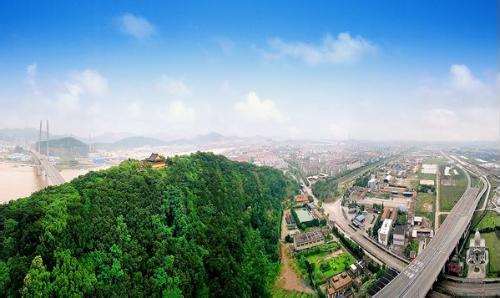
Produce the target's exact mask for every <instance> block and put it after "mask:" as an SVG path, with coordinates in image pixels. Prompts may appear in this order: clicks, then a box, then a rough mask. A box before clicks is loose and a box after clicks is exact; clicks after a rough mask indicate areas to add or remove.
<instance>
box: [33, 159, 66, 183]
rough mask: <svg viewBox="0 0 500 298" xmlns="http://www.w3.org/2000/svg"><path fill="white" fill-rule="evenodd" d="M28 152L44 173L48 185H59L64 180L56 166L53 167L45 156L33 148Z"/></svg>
mask: <svg viewBox="0 0 500 298" xmlns="http://www.w3.org/2000/svg"><path fill="white" fill-rule="evenodd" d="M30 152H31V155H32V156H33V160H34V162H35V163H36V164H38V166H39V167H40V168H41V170H42V171H43V172H44V173H45V176H46V177H47V184H48V186H55V185H61V184H64V183H65V182H66V181H65V180H64V178H63V176H62V175H61V173H59V171H58V170H57V169H56V167H54V165H53V164H51V163H50V162H49V160H48V159H47V158H46V157H45V156H43V155H41V154H40V153H38V152H37V151H35V150H30Z"/></svg>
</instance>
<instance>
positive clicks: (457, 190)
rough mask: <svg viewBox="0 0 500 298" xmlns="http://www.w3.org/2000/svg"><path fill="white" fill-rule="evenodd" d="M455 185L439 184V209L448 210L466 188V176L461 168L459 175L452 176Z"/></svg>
mask: <svg viewBox="0 0 500 298" xmlns="http://www.w3.org/2000/svg"><path fill="white" fill-rule="evenodd" d="M453 179H454V180H455V185H441V186H440V189H439V190H440V197H439V204H440V206H439V209H441V211H450V210H451V209H452V208H453V206H455V204H456V203H457V202H458V200H460V198H461V197H462V195H463V193H464V192H465V189H466V188H467V177H465V174H464V173H463V171H462V170H461V169H459V175H455V176H453Z"/></svg>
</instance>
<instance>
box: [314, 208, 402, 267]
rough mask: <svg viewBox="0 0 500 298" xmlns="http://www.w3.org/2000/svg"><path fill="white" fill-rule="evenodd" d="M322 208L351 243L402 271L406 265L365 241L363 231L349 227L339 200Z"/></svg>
mask: <svg viewBox="0 0 500 298" xmlns="http://www.w3.org/2000/svg"><path fill="white" fill-rule="evenodd" d="M323 208H324V209H325V212H326V213H328V214H329V215H330V219H333V220H334V221H335V225H336V226H338V227H339V228H340V229H341V230H342V231H344V233H346V234H347V235H348V236H349V237H350V238H351V239H352V240H353V241H355V242H356V243H358V244H359V246H361V247H362V248H363V249H364V250H365V251H366V252H368V253H369V254H370V255H372V256H374V257H375V258H377V259H378V260H379V261H381V262H382V263H384V264H386V265H387V266H389V267H391V268H393V269H395V270H397V271H399V272H401V271H403V269H404V268H405V267H406V263H404V262H403V261H401V260H399V259H398V258H396V257H394V256H393V255H391V254H390V253H388V252H386V251H384V250H382V249H380V248H379V247H378V246H377V245H376V244H374V243H373V242H371V241H370V240H368V239H366V238H365V237H364V236H363V231H362V230H361V229H360V230H354V229H353V228H351V227H350V226H349V224H350V222H349V220H348V219H346V218H345V217H344V215H343V214H342V205H341V201H340V200H337V201H335V202H333V203H323Z"/></svg>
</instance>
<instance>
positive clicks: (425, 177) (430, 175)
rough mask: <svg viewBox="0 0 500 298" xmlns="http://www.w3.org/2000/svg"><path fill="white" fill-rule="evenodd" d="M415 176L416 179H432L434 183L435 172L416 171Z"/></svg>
mask: <svg viewBox="0 0 500 298" xmlns="http://www.w3.org/2000/svg"><path fill="white" fill-rule="evenodd" d="M417 178H418V180H422V179H425V180H434V183H435V181H436V175H435V174H425V173H421V172H418V174H417Z"/></svg>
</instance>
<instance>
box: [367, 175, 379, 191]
mask: <svg viewBox="0 0 500 298" xmlns="http://www.w3.org/2000/svg"><path fill="white" fill-rule="evenodd" d="M368 188H369V189H370V191H374V190H376V189H377V179H375V178H372V179H370V180H369V181H368Z"/></svg>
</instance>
